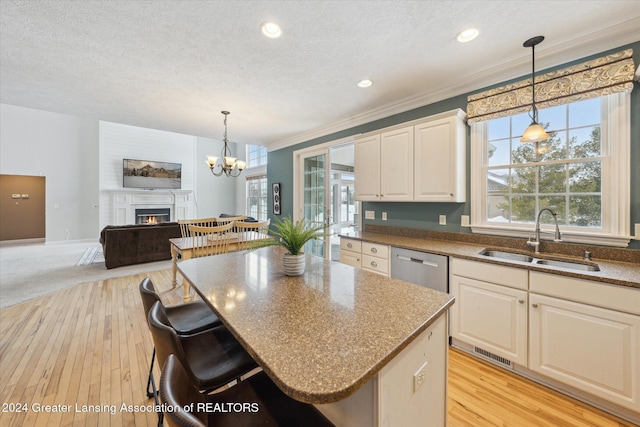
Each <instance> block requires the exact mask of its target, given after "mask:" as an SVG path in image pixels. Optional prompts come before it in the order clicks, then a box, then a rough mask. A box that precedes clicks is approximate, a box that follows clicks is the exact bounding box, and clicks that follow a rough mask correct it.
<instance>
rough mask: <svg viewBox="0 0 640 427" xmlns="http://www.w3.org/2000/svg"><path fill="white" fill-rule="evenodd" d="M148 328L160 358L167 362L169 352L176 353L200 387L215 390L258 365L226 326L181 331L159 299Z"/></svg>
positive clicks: (160, 360)
mask: <svg viewBox="0 0 640 427" xmlns="http://www.w3.org/2000/svg"><path fill="white" fill-rule="evenodd" d="M149 329H150V330H151V335H152V336H153V342H154V343H155V346H156V354H157V357H158V362H159V363H160V364H162V365H164V363H165V362H166V360H167V358H168V357H169V355H171V354H175V355H176V357H178V359H180V362H181V363H182V365H183V366H184V368H185V370H186V371H187V373H188V375H189V378H190V382H191V383H192V384H193V385H194V386H195V387H196V388H197V389H198V390H201V391H205V392H210V391H213V390H215V389H218V388H220V387H222V386H224V385H227V384H229V383H230V382H232V381H234V380H237V379H239V378H240V377H241V376H243V375H245V374H247V373H249V372H250V371H252V370H253V369H255V368H257V367H258V364H257V363H256V362H255V361H254V360H253V359H252V358H251V356H250V355H249V353H247V352H246V351H245V349H244V348H243V347H242V345H241V344H240V343H239V342H238V341H237V340H236V339H235V338H234V337H233V335H231V333H230V332H229V331H228V330H227V328H225V327H224V326H218V327H215V328H213V329H207V330H206V331H202V332H198V333H196V334H193V335H185V336H181V335H178V334H177V333H176V331H175V330H174V329H173V328H172V327H171V325H170V324H169V320H168V319H167V315H166V312H165V309H164V306H163V305H162V304H161V303H159V302H157V303H155V304H154V305H153V307H152V308H151V311H149Z"/></svg>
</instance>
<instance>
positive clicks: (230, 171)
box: [206, 111, 247, 178]
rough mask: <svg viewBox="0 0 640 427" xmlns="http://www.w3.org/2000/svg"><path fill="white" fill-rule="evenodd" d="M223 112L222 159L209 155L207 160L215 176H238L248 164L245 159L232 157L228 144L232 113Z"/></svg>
mask: <svg viewBox="0 0 640 427" xmlns="http://www.w3.org/2000/svg"><path fill="white" fill-rule="evenodd" d="M221 113H222V114H224V136H223V137H222V141H223V142H224V147H222V153H220V154H221V156H220V160H221V161H220V162H218V157H216V156H207V160H206V162H207V166H209V169H210V170H211V173H212V174H213V175H214V176H222V174H224V175H226V176H231V177H234V178H236V177H238V176H239V175H240V174H241V173H242V170H243V169H244V168H245V166H246V165H247V164H246V162H244V161H243V160H237V159H236V158H235V157H231V149H229V146H228V145H227V144H228V142H229V141H228V140H227V116H228V115H229V114H231V113H229V112H228V111H221Z"/></svg>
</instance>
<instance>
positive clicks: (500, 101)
mask: <svg viewBox="0 0 640 427" xmlns="http://www.w3.org/2000/svg"><path fill="white" fill-rule="evenodd" d="M632 55H633V49H626V50H623V51H620V52H617V53H613V54H611V55H607V56H603V57H601V58H597V59H594V60H591V61H587V62H583V63H581V64H577V65H572V66H570V67H567V68H563V69H561V70H556V71H552V72H550V73H546V74H542V75H539V76H537V77H536V104H537V106H538V107H539V108H547V107H552V106H555V105H561V104H567V103H570V102H575V101H580V100H584V99H589V98H595V97H599V96H604V95H609V94H611V93H616V92H631V90H633V78H634V71H635V65H634V63H633V58H632ZM531 101H532V99H531V79H530V78H529V79H526V80H521V81H519V82H516V83H511V84H508V85H504V86H501V87H498V88H494V89H489V90H486V91H484V92H480V93H477V94H474V95H471V96H469V97H468V98H467V122H468V123H474V122H479V121H485V120H491V119H496V118H499V117H506V116H511V115H514V114H518V113H523V112H526V111H528V110H529V109H530V108H531Z"/></svg>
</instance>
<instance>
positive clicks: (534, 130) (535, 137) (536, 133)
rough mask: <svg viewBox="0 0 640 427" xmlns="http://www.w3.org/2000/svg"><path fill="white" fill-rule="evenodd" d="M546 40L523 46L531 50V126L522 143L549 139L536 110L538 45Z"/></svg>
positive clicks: (535, 40) (528, 41)
mask: <svg viewBox="0 0 640 427" xmlns="http://www.w3.org/2000/svg"><path fill="white" fill-rule="evenodd" d="M542 40H544V37H543V36H537V37H532V38H530V39H529V40H527V41H526V42H524V43H523V45H522V46H524V47H527V48H529V47H530V48H531V66H532V67H531V101H532V102H531V114H530V116H531V124H530V125H529V127H528V128H527V130H525V131H524V134H523V135H522V138H521V139H520V142H540V141H545V140H547V139H549V138H550V137H549V134H548V133H547V132H546V131H545V130H544V128H543V127H542V126H541V125H540V124H538V109H537V108H536V81H535V80H536V51H535V49H536V45H537V44H539V43H541V42H542Z"/></svg>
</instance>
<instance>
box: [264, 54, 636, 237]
mask: <svg viewBox="0 0 640 427" xmlns="http://www.w3.org/2000/svg"><path fill="white" fill-rule="evenodd" d="M626 48H632V49H633V50H634V55H633V56H634V62H635V63H636V64H638V63H640V42H636V43H633V44H630V45H627V46H622V47H619V48H616V49H611V50H610V51H607V52H603V53H600V54H597V55H593V56H591V57H588V58H583V59H580V60H578V61H573V62H571V63H568V64H562V65H559V66H557V67H554V68H550V69H548V70H538V71H537V72H539V73H543V72H547V71H552V70H553V69H557V68H563V67H566V66H568V65H571V64H574V63H580V62H583V61H586V60H589V59H592V58H595V57H599V56H602V55H605V54H608V53H613V52H617V51H620V50H622V49H626ZM524 77H526V76H519V77H517V78H514V79H513V80H512V81H517V80H521V79H522V78H524ZM507 83H508V82H497V83H496V84H495V85H494V86H501V85H503V84H507ZM486 89H489V88H479V89H478V90H477V91H474V92H472V93H475V92H480V91H483V90H486ZM470 94H471V93H467V94H463V95H459V96H455V97H452V98H449V99H445V100H443V101H440V102H436V103H433V104H430V105H426V106H424V107H420V108H416V109H414V110H410V111H406V112H403V113H401V114H397V115H394V116H390V117H387V118H384V119H381V120H376V121H374V122H370V123H367V124H364V125H361V126H357V127H353V128H351V129H347V130H344V131H340V132H336V133H333V134H330V135H327V136H324V137H321V138H316V139H314V140H311V141H306V142H303V143H300V144H297V145H294V146H291V147H286V148H283V149H280V150H276V151H272V152H270V153H269V166H268V181H269V188H270V186H271V183H273V182H281V183H282V203H283V205H282V213H283V215H284V216H286V215H292V213H293V193H292V190H293V152H294V151H295V150H299V149H301V148H306V147H309V146H313V145H317V144H321V143H324V142H328V141H334V140H338V139H341V138H345V137H349V136H353V135H357V134H359V133H365V132H370V131H373V130H376V129H381V128H384V127H387V126H392V125H395V124H398V123H402V122H406V121H409V120H414V119H418V118H422V117H426V116H429V115H433V114H437V113H441V112H443V111H449V110H453V109H455V108H460V109H462V110H466V106H467V96H469V95H470ZM469 139H470V138H469V131H467V152H468V153H469V145H470V142H469ZM469 169H470V160H469V156H467V171H469ZM631 183H632V185H631V230H632V232H633V224H635V223H640V85H639V84H638V83H635V84H634V91H633V92H632V93H631ZM469 189H470V173H467V203H386V202H385V203H383V202H366V203H363V206H362V210H363V211H364V210H374V211H376V218H378V219H376V220H365V221H364V224H365V227H366V224H382V225H389V226H399V227H410V228H420V229H437V230H440V231H456V232H463V233H469V232H471V230H470V229H469V228H468V227H462V226H461V225H460V221H461V220H460V216H461V215H469V214H470V211H471V208H470V200H471V197H470V191H469ZM271 204H272V202H271V201H269V212H271V209H272V206H271ZM383 211H384V212H387V214H388V218H389V220H388V221H382V220H380V217H381V212H383ZM439 215H446V216H447V225H446V226H440V225H438V216H439ZM629 247H630V248H640V241H638V240H636V241H632V242H631V244H630V246H629Z"/></svg>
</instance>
